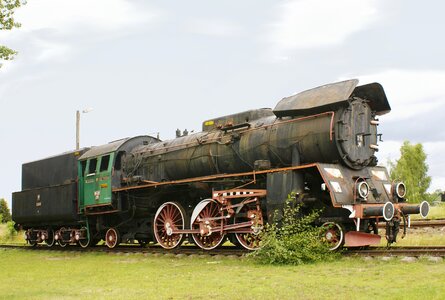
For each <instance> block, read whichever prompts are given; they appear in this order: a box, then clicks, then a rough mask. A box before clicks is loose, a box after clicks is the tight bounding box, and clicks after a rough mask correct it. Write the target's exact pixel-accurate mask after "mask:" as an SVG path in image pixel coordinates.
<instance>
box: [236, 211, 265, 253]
mask: <svg viewBox="0 0 445 300" xmlns="http://www.w3.org/2000/svg"><path fill="white" fill-rule="evenodd" d="M255 209H256V205H255V204H254V205H252V204H250V205H249V204H246V205H244V206H243V207H242V208H241V210H240V211H239V212H237V214H240V215H246V214H247V212H248V211H249V210H255ZM248 221H251V219H250V218H248V217H247V216H242V217H235V218H234V220H233V222H234V223H237V222H238V223H243V222H248ZM262 227H263V226H262V225H261V226H259V225H258V224H257V225H256V226H255V224H254V225H252V226H251V227H250V229H252V231H254V229H255V232H252V233H235V237H236V239H237V240H238V242H239V243H240V245H241V246H242V247H244V248H246V249H247V250H257V249H259V248H260V242H261V238H260V232H261V230H262Z"/></svg>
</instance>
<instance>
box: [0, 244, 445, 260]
mask: <svg viewBox="0 0 445 300" xmlns="http://www.w3.org/2000/svg"><path fill="white" fill-rule="evenodd" d="M0 248H2V249H22V250H27V251H55V252H79V253H80V252H102V253H114V254H116V255H122V254H124V255H126V254H132V253H139V254H144V255H157V256H161V255H164V256H172V257H173V256H177V257H182V256H191V255H193V256H214V257H218V256H225V257H238V258H239V257H242V256H243V255H245V254H247V253H249V251H247V250H245V249H239V248H236V247H231V246H224V247H221V248H217V249H214V250H212V251H203V250H202V249H200V248H198V247H196V246H184V247H181V248H178V249H173V250H165V249H163V248H162V247H159V246H150V247H144V248H141V247H139V246H131V245H124V246H119V247H117V248H115V249H109V248H107V247H106V246H96V247H91V248H88V249H83V248H81V247H77V246H70V247H65V248H61V247H57V246H56V247H47V246H44V245H38V246H36V247H31V246H28V245H24V244H20V245H18V244H16V245H10V244H9V245H0ZM343 254H344V255H345V256H371V257H376V256H387V257H400V256H409V257H420V256H436V257H445V246H428V247H424V246H416V247H415V246H412V247H390V248H382V247H370V248H368V249H345V250H344V252H343Z"/></svg>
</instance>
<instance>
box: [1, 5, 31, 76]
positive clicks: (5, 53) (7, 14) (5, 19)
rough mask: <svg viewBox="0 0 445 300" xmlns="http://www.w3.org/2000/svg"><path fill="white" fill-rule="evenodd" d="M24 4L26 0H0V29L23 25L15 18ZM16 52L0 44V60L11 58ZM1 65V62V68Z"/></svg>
mask: <svg viewBox="0 0 445 300" xmlns="http://www.w3.org/2000/svg"><path fill="white" fill-rule="evenodd" d="M24 4H26V1H25V0H0V30H11V29H13V28H17V27H20V26H21V24H20V23H17V22H16V21H15V20H14V12H15V10H16V9H17V8H19V7H20V6H22V5H24ZM16 54H17V51H14V50H12V49H10V48H8V47H6V46H3V45H0V61H2V60H11V59H13V58H14V56H15V55H16ZM1 66H2V64H1V63H0V68H1Z"/></svg>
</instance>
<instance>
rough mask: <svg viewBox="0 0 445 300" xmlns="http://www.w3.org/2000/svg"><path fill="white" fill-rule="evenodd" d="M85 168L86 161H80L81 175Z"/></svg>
mask: <svg viewBox="0 0 445 300" xmlns="http://www.w3.org/2000/svg"><path fill="white" fill-rule="evenodd" d="M86 168H87V161H86V160H83V161H81V162H80V171H81V172H82V173H81V174H82V176H83V175H84V174H85V169H86Z"/></svg>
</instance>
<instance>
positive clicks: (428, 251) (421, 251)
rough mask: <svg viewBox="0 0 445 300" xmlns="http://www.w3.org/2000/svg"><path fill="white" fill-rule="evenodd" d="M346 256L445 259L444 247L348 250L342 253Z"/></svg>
mask: <svg viewBox="0 0 445 300" xmlns="http://www.w3.org/2000/svg"><path fill="white" fill-rule="evenodd" d="M344 254H345V255H347V256H354V255H355V256H389V257H392V256H410V257H420V256H438V257H445V246H428V247H424V246H418V247H414V246H413V247H390V248H378V247H375V248H373V247H371V248H368V249H360V250H355V249H354V250H353V249H348V250H346V251H345V252H344Z"/></svg>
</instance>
